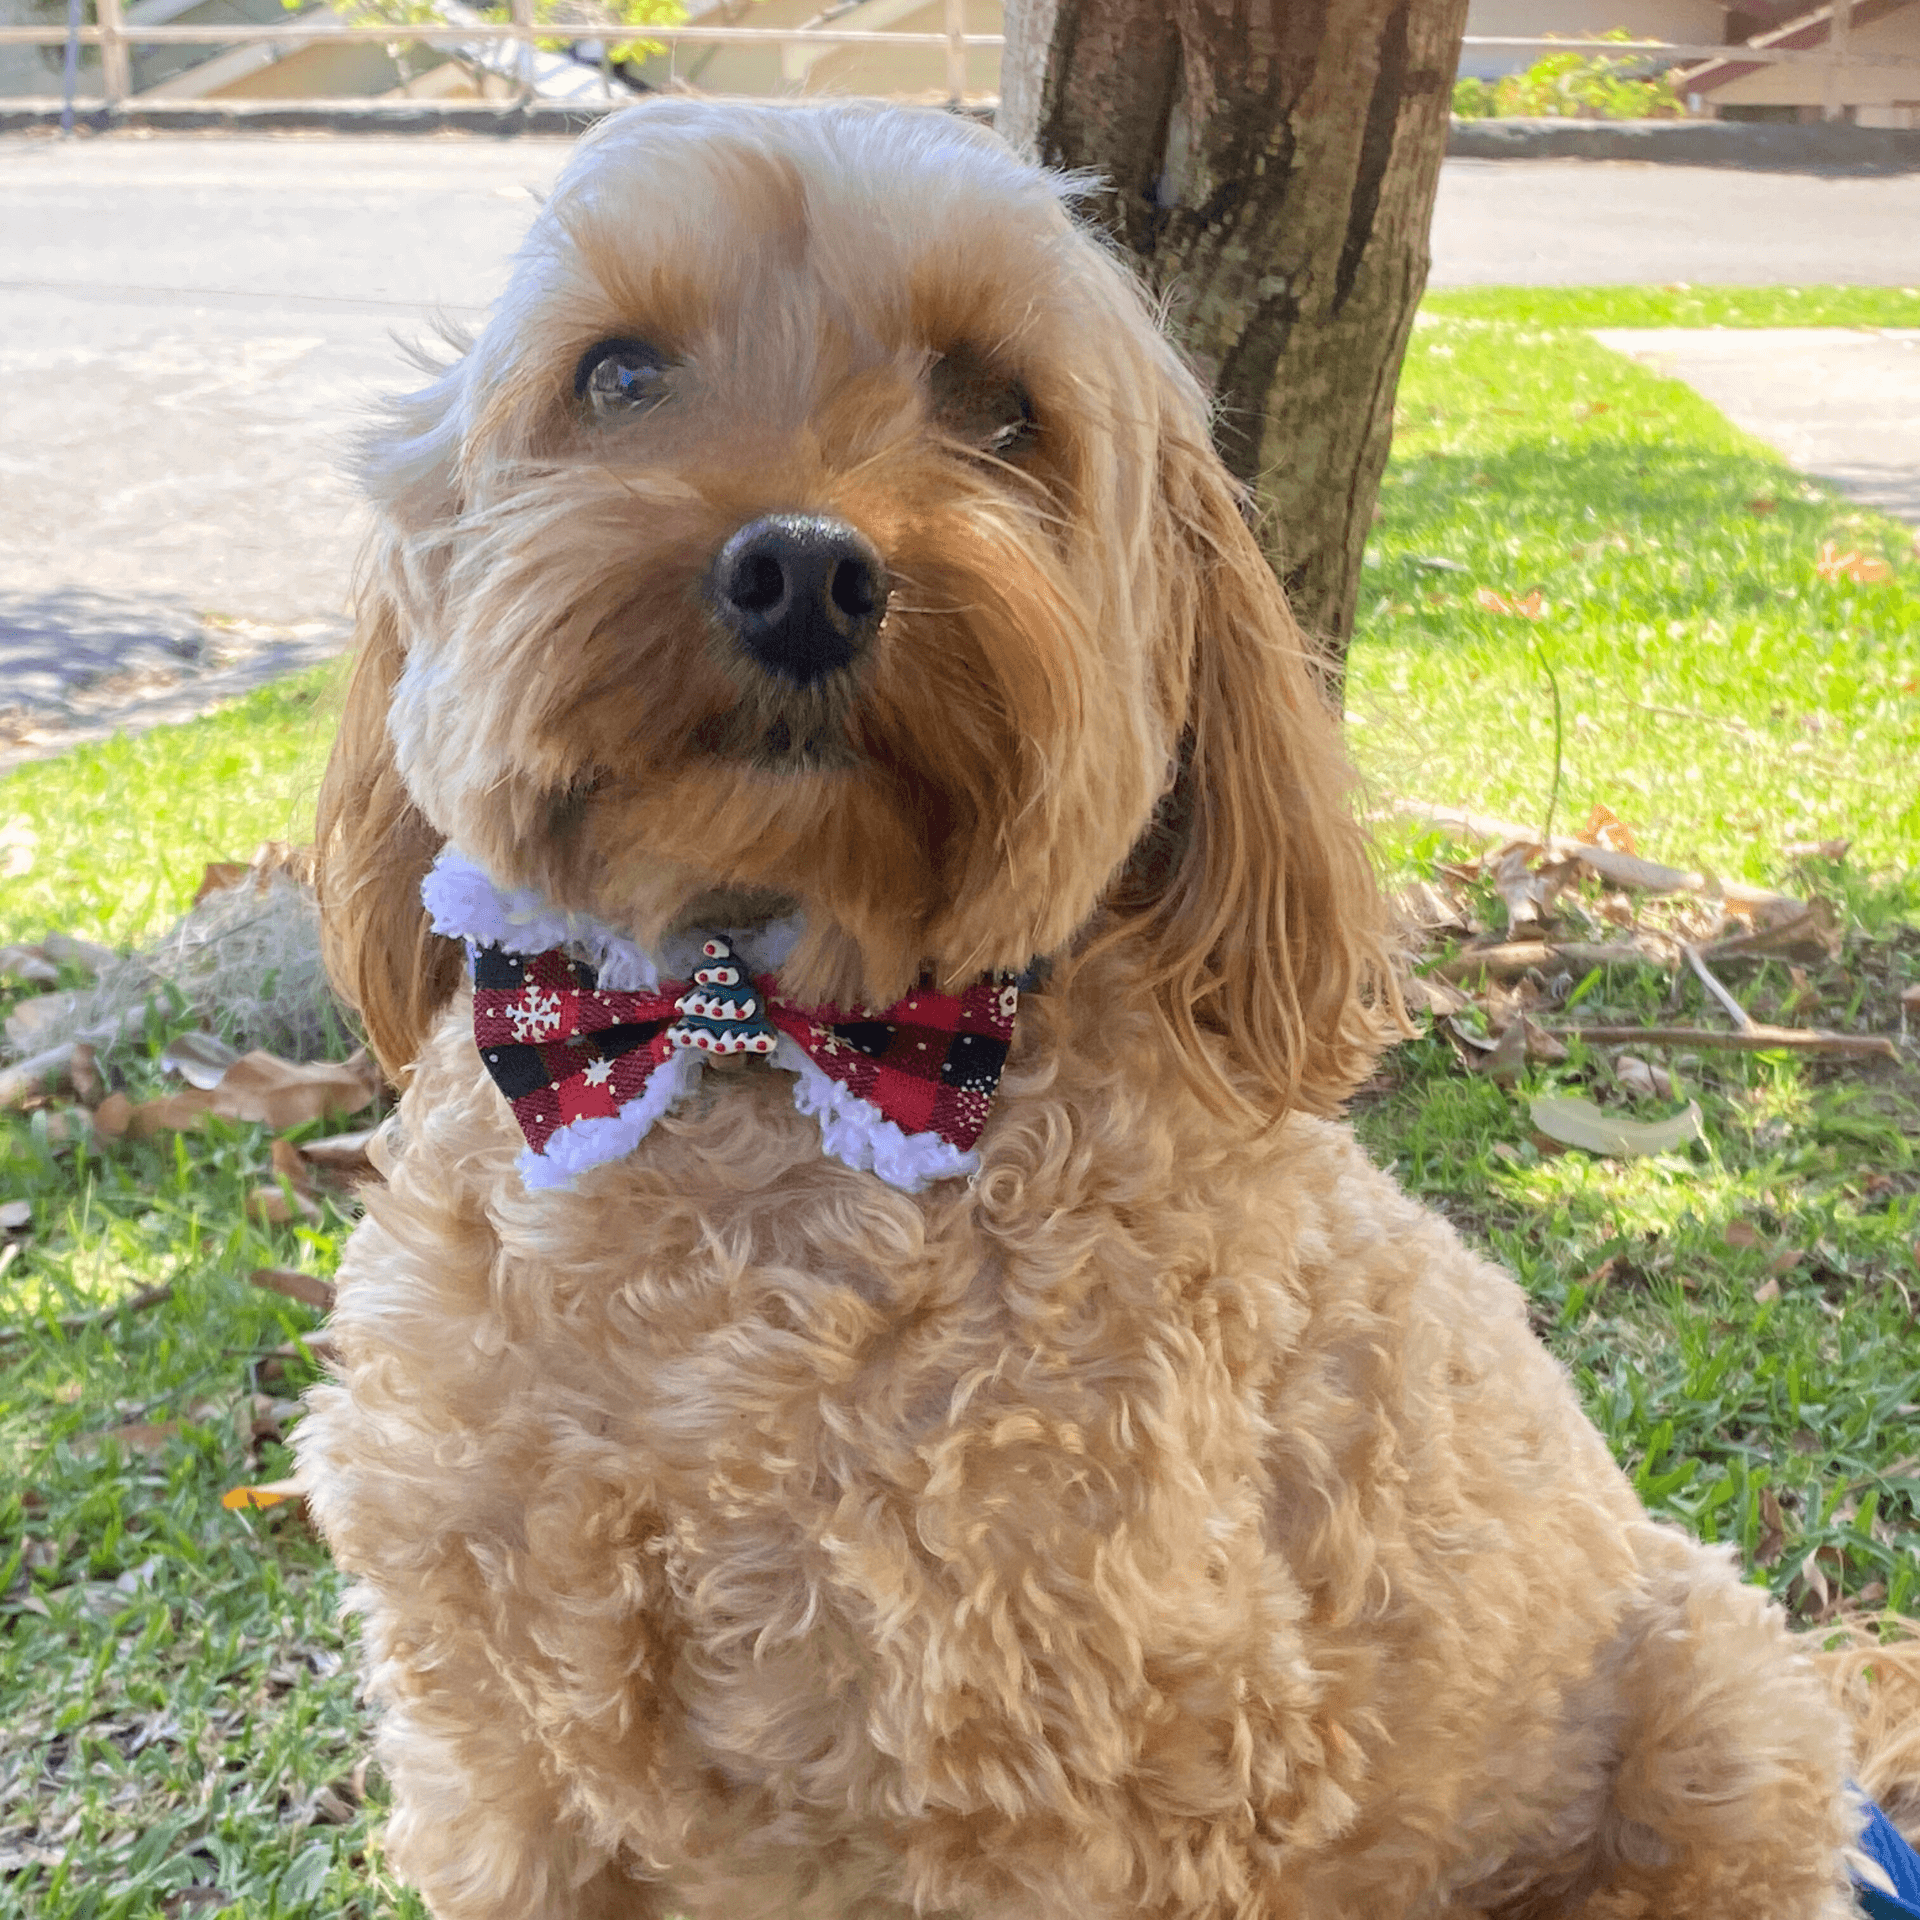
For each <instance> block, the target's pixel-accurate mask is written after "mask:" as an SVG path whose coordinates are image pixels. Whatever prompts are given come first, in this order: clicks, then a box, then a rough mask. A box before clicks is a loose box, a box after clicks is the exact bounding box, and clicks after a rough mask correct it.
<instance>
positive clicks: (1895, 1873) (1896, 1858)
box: [1855, 1801, 1920, 1920]
mask: <svg viewBox="0 0 1920 1920" xmlns="http://www.w3.org/2000/svg"><path fill="white" fill-rule="evenodd" d="M1860 1851H1861V1852H1862V1853H1864V1854H1865V1855H1866V1856H1867V1857H1868V1858H1869V1859H1870V1860H1872V1861H1873V1863H1874V1864H1875V1865H1876V1866H1877V1867H1879V1868H1880V1869H1881V1870H1882V1871H1883V1872H1884V1873H1885V1874H1886V1876H1887V1878H1888V1879H1889V1880H1891V1881H1892V1882H1893V1885H1894V1893H1895V1894H1897V1896H1898V1897H1897V1898H1895V1897H1893V1896H1891V1895H1888V1894H1884V1893H1880V1892H1878V1891H1876V1890H1875V1889H1874V1888H1872V1887H1868V1886H1864V1885H1862V1886H1858V1887H1856V1888H1855V1892H1856V1893H1858V1895H1859V1897H1860V1905H1861V1907H1862V1908H1863V1909H1864V1910H1865V1911H1866V1912H1868V1913H1869V1914H1871V1915H1872V1916H1873V1920H1920V1853H1915V1852H1914V1850H1913V1849H1912V1848H1911V1847H1910V1846H1908V1845H1907V1843H1906V1842H1905V1841H1904V1840H1903V1839H1901V1837H1900V1832H1899V1829H1898V1828H1897V1827H1895V1826H1894V1824H1893V1822H1892V1821H1891V1820H1889V1819H1888V1818H1887V1816H1886V1815H1885V1814H1884V1813H1882V1812H1881V1811H1880V1809H1879V1808H1878V1807H1876V1806H1874V1805H1873V1804H1872V1802H1871V1801H1869V1802H1868V1804H1867V1830H1866V1832H1865V1833H1863V1834H1862V1835H1861V1836H1860Z"/></svg>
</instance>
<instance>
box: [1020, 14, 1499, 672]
mask: <svg viewBox="0 0 1920 1920" xmlns="http://www.w3.org/2000/svg"><path fill="white" fill-rule="evenodd" d="M1466 11H1467V0H1009V4H1008V6H1007V10H1006V18H1007V27H1006V31H1007V45H1006V52H1005V55H1004V57H1003V61H1002V67H1001V103H1000V115H999V127H1000V131H1001V132H1002V133H1003V134H1004V135H1006V136H1007V137H1008V138H1009V139H1010V140H1011V141H1012V142H1013V143H1014V144H1015V145H1016V146H1019V147H1021V148H1023V149H1024V150H1025V151H1027V152H1028V153H1031V154H1033V155H1035V156H1036V157H1037V158H1039V159H1041V160H1043V161H1045V162H1046V163H1047V164H1048V165H1050V166H1058V167H1069V168H1073V169H1075V170H1082V169H1084V170H1086V171H1089V172H1092V173H1095V174H1098V175H1099V176H1100V177H1101V178H1102V179H1103V180H1104V181H1106V182H1108V183H1110V185H1111V188H1112V191H1111V193H1109V194H1103V195H1101V196H1099V197H1097V198H1096V199H1095V200H1094V201H1093V202H1092V203H1091V211H1093V213H1094V214H1095V216H1096V217H1098V218H1101V219H1104V220H1105V222H1106V223H1107V225H1108V226H1109V227H1110V228H1111V230H1112V232H1113V234H1114V237H1115V238H1116V239H1117V240H1119V241H1120V243H1121V244H1122V245H1123V246H1124V247H1126V249H1127V250H1128V251H1129V252H1130V253H1131V254H1132V255H1133V256H1134V258H1135V260H1136V261H1137V262H1138V264H1139V266H1140V269H1141V271H1142V272H1143V273H1144V275H1145V277H1146V280H1147V282H1148V284H1149V285H1150V286H1152V287H1153V288H1154V289H1155V290H1156V291H1158V292H1160V293H1161V294H1163V295H1165V296H1166V297H1167V298H1168V300H1169V303H1170V314H1171V318H1172V322H1173V326H1174V330H1175V333H1176V335H1177V337H1178V338H1179V339H1180V341H1181V343H1182V345H1183V346H1184V347H1185V349H1186V351H1187V353H1188V355H1189V357H1190V358H1191V360H1192V361H1193V363H1194V365H1195V366H1196V367H1197V368H1198V370H1199V372H1200V374H1201V375H1202V377H1203V378H1204V379H1206V380H1207V381H1208V382H1209V383H1210V384H1211V386H1212V388H1213V392H1214V396H1215V399H1216V401H1217V403H1218V414H1217V417H1216V423H1215V439H1216V441H1217V443H1218V445H1219V448H1220V451H1221V453H1222V455H1223V456H1224V457H1225V459H1226V462H1227V464H1228V466H1229V467H1231V468H1232V469H1233V471H1234V472H1235V473H1236V474H1237V475H1238V476H1239V477H1240V478H1241V479H1242V480H1244V481H1246V482H1248V483H1249V484H1250V485H1251V486H1252V487H1253V488H1254V491H1255V495H1256V498H1257V500H1258V502H1259V505H1260V509H1261V516H1262V538H1263V540H1264V541H1265V543H1266V546H1267V551H1268V553H1269V555H1270V556H1271V558H1272V559H1273V562H1274V565H1275V567H1276V569H1277V571H1278V572H1279V574H1280V577H1281V579H1282V580H1283V581H1284V582H1285V585H1286V588H1287V593H1288V596H1289V598H1290V599H1291V601H1292V603H1293V609H1294V612H1295V615H1296V616H1297V617H1298V618H1299V620H1300V622H1301V624H1302V626H1303V627H1304V628H1305V629H1306V630H1307V631H1308V632H1309V633H1310V634H1312V635H1314V636H1315V637H1316V638H1317V639H1318V640H1319V641H1320V642H1321V643H1322V644H1323V645H1324V646H1325V647H1326V649H1327V656H1328V661H1327V663H1328V669H1329V678H1330V680H1331V681H1332V682H1333V683H1334V685H1335V687H1336V688H1337V686H1338V683H1339V680H1340V678H1341V673H1342V668H1343V665H1344V662H1345V658H1346V648H1347V641H1348V638H1349V636H1350V635H1351V633H1352V630H1353V614H1354V603H1355V599H1356V597H1357V594H1358V591H1359V583H1360V561H1361V555H1362V553H1363V551H1364V550H1365V546H1366V537H1367V529H1368V527H1369V525H1370V524H1371V521H1372V517H1373V506H1374V498H1375V495H1376V494H1377V492H1378V490H1379V485H1380V474H1381V470H1382V469H1383V468H1384V467H1385V465H1386V459H1387V446H1388V442H1389V439H1390V438H1391V433H1392V424H1393V390H1394V384H1395V382H1396V380H1397V379H1398V377H1399V372H1400V360H1401V356H1402V354H1403V353H1404V352H1405V349H1406V344H1407V335H1408V332H1409V330H1410V329H1411V327H1412V325H1413V313H1414V308H1415V306H1416V305H1417V304H1418V302H1419V299H1420V294H1421V290H1422V288H1423V287H1424V286H1425V284H1426V277H1427V265H1428V252H1427V226H1428V221H1429V218H1430V216H1431V215H1432V212H1433V197H1434V192H1435V189H1436V187H1437V186H1438V184H1439V178H1440V159H1441V155H1442V152H1443V151H1444V148H1445V144H1446V128H1447V108H1448V99H1449V95H1450V93H1451V90H1452V84H1453V74H1454V67H1455V64H1456V62H1457V61H1458V59H1459V53H1460V37H1461V34H1462V33H1463V32H1464V31H1465V27H1466Z"/></svg>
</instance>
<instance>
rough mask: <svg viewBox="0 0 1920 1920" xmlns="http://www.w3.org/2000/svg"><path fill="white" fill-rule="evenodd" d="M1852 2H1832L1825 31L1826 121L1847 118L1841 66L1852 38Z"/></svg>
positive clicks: (1844, 80)
mask: <svg viewBox="0 0 1920 1920" xmlns="http://www.w3.org/2000/svg"><path fill="white" fill-rule="evenodd" d="M1852 29H1853V0H1833V18H1832V24H1831V25H1830V26H1829V27H1828V29H1827V55H1828V66H1827V85H1826V95H1827V104H1826V106H1825V108H1824V109H1823V114H1824V117H1825V118H1826V119H1828V120H1844V119H1845V118H1846V117H1847V104H1846V78H1847V70H1846V68H1845V67H1844V66H1843V65H1842V64H1841V62H1842V61H1844V60H1845V59H1846V57H1847V42H1848V41H1849V40H1850V39H1851V38H1852V37H1853V33H1852Z"/></svg>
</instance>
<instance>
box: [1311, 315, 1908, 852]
mask: <svg viewBox="0 0 1920 1920" xmlns="http://www.w3.org/2000/svg"><path fill="white" fill-rule="evenodd" d="M1902 297H1903V298H1906V301H1907V308H1908V312H1907V315H1906V317H1907V318H1908V319H1909V321H1911V322H1912V323H1914V324H1920V296H1916V297H1910V298H1908V297H1905V296H1902ZM1508 301H1509V303H1510V305H1511V307H1512V309H1513V311H1514V313H1515V314H1516V315H1517V316H1518V317H1516V318H1512V319H1504V318H1500V317H1498V316H1499V313H1500V302H1499V301H1498V300H1497V299H1496V298H1495V296H1494V295H1493V294H1491V293H1487V292H1479V293H1473V294H1448V295H1444V296H1440V297H1438V298H1437V299H1436V300H1435V302H1433V303H1432V304H1431V305H1430V306H1429V308H1428V309H1427V311H1426V312H1425V313H1423V315H1422V316H1421V324H1420V325H1419V327H1418V328H1417V329H1416V331H1415V334H1414V340H1413V345H1412V349H1411V351H1410V352H1409V355H1408V359H1407V366H1406V371H1405V374H1404V376H1403V378H1402V381H1401V385H1400V391H1399V395H1398V400H1397V404H1396V420H1397V428H1396V436H1395V446H1394V457H1393V461H1392V464H1391V465H1390V467H1389V469H1388V472H1387V476H1386V480H1385V483H1384V485H1383V487H1382V489H1381V495H1380V514H1379V521H1378V525H1377V528H1376V531H1375V536H1374V538H1373V540H1372V541H1371V542H1370V544H1369V547H1368V553H1367V561H1366V566H1365V570H1364V573H1363V578H1362V586H1361V600H1360V625H1359V633H1358V637H1357V639H1356V642H1355V645H1354V648H1353V654H1352V659H1351V663H1350V671H1349V680H1348V704H1349V710H1350V713H1351V715H1352V717H1353V719H1354V720H1355V722H1356V723H1357V724H1356V725H1355V726H1354V729H1353V744H1354V750H1355V753H1356V755H1357V757H1358V758H1359V760H1360V762H1361V765H1362V767H1363V769H1364V770H1365V771H1366V772H1367V774H1368V775H1369V776H1370V777H1371V778H1372V780H1373V782H1374V785H1375V786H1376V788H1377V789H1378V790H1379V791H1380V792H1382V793H1386V794H1412V795H1416V796H1418V797H1420V798H1424V799H1427V800H1432V801H1439V802H1451V803H1454V804H1470V805H1471V806H1472V807H1473V808H1474V809H1475V810H1476V811H1478V812H1482V813H1489V814H1494V815H1499V816H1504V817H1506V818H1509V819H1514V820H1519V821H1524V822H1527V823H1530V824H1533V825H1539V824H1541V823H1542V822H1543V821H1544V818H1545V815H1546V811H1547V807H1548V803H1549V800H1550V798H1554V797H1555V795H1554V786H1553V776H1554V754H1555V738H1554V727H1553V702H1552V694H1551V690H1550V685H1549V679H1548V673H1549V670H1550V671H1551V674H1552V676H1553V679H1554V680H1556V681H1557V682H1558V686H1559V691H1560V696H1561V700H1562V703H1563V706H1564V710H1565V738H1564V756H1563V760H1564V764H1563V767H1562V773H1561V786H1560V789H1559V792H1558V795H1557V805H1558V818H1559V820H1560V821H1562V822H1567V821H1572V822H1573V823H1574V824H1578V822H1579V821H1580V820H1582V819H1584V818H1585V817H1586V814H1587V811H1588V809H1589V808H1590V807H1591V806H1592V805H1593V804H1594V803H1596V802H1599V803H1604V804H1605V805H1607V806H1609V807H1611V808H1612V810H1613V811H1614V812H1615V813H1616V814H1618V815H1619V816H1620V817H1621V818H1623V819H1625V820H1627V821H1628V822H1629V823H1631V825H1632V826H1633V828H1634V829H1635V831H1636V832H1637V833H1638V834H1639V836H1640V837H1641V839H1642V840H1643V841H1644V842H1645V843H1647V844H1648V845H1650V846H1651V847H1653V848H1654V849H1656V850H1657V851H1658V853H1659V855H1660V857H1662V858H1664V859H1667V860H1669V861H1673V862H1675V863H1682V862H1693V861H1698V862H1703V863H1705V864H1706V865H1707V866H1709V867H1711V868H1712V869H1713V870H1715V871H1717V872H1720V873H1724V874H1727V875H1731V876H1739V877H1744V878H1747V879H1753V880H1760V879H1764V878H1765V877H1766V876H1767V875H1768V874H1769V873H1772V872H1774V871H1777V870H1778V868H1779V866H1780V864H1781V862H1782V859H1783V850H1784V849H1785V848H1786V847H1788V846H1789V845H1792V844H1795V843H1800V842H1817V841H1821V840H1828V839H1835V838H1841V837H1850V838H1851V839H1852V840H1853V842H1854V858H1855V863H1856V864H1857V865H1859V866H1861V867H1863V868H1865V869H1866V870H1868V871H1874V870H1879V869H1887V868H1892V867H1896V866H1905V865H1908V864H1910V863H1912V862H1913V860H1914V858H1915V853H1916V849H1920V779H1916V778H1915V775H1914V769H1915V768H1916V767H1920V553H1917V552H1916V550H1915V545H1914V537H1913V534H1912V532H1911V530H1909V529H1908V528H1906V527H1903V526H1901V525H1900V524H1899V523H1898V522H1897V521H1894V520H1892V519H1890V518H1889V517H1887V516H1886V515H1883V514H1878V513H1874V512H1869V511H1865V510H1861V509H1857V508H1854V507H1851V506H1849V505H1848V504H1846V503H1845V502H1843V501H1840V500H1838V499H1836V498H1834V497H1833V496H1831V495H1830V494H1828V493H1827V492H1826V491H1824V490H1823V489H1821V488H1819V487H1817V486H1814V485H1813V484H1811V483H1809V482H1807V481H1804V480H1803V479H1802V478H1801V477H1800V476H1799V475H1797V474H1795V473H1794V472H1793V471H1792V470H1791V469H1790V468H1788V467H1787V466H1786V465H1785V463H1784V462H1783V461H1782V460H1781V459H1780V458H1779V456H1778V455H1776V454H1775V453H1773V452H1772V451H1771V450H1770V449H1769V448H1767V447H1764V446H1762V445H1761V444H1760V443H1759V442H1758V441H1755V440H1753V439H1751V438H1749V437H1748V436H1746V435H1744V434H1742V433H1740V432H1738V431H1737V430H1736V429H1735V428H1733V427H1731V426H1729V425H1728V424H1727V422H1726V420H1725V419H1724V418H1723V417H1722V416H1721V415H1720V414H1719V413H1718V412H1717V411H1716V410H1715V409H1713V408H1712V407H1710V406H1708V405H1707V404H1706V402H1705V401H1703V400H1701V399H1699V398H1698V397H1697V396H1695V395H1694V394H1693V392H1692V391H1691V390H1690V389H1689V388H1687V387H1685V386H1683V385H1681V384H1680V383H1679V382H1678V381H1673V380H1663V379H1660V378H1658V377H1656V376H1655V375H1654V374H1652V373H1649V372H1647V371H1646V370H1644V369H1643V368H1641V367H1639V366H1637V365H1635V364H1633V363H1631V362H1629V361H1628V360H1626V359H1625V358H1624V357H1622V356H1621V355H1618V354H1614V353H1610V352H1609V351H1607V350H1606V349H1605V348H1603V347H1601V346H1600V345H1598V344H1597V343H1596V342H1595V341H1593V340H1592V339H1591V338H1590V337H1589V336H1588V335H1587V333H1586V332H1585V331H1584V328H1585V327H1586V326H1588V325H1592V324H1602V323H1604V324H1631V323H1632V320H1633V316H1634V313H1635V310H1636V309H1637V308H1639V307H1641V306H1643V305H1644V304H1645V296H1643V295H1641V294H1639V293H1637V292H1633V291H1631V290H1630V291H1629V292H1628V293H1626V294H1624V295H1620V296H1608V295H1606V294H1605V292H1604V290H1589V291H1576V292H1555V293H1547V294H1534V293H1526V294H1519V295H1509V296H1508ZM1806 304H1808V305H1810V306H1812V307H1814V308H1815V309H1820V308H1823V307H1824V306H1826V305H1827V304H1828V301H1827V300H1826V299H1825V298H1824V297H1823V298H1814V299H1809V300H1808V301H1807V302H1806ZM1883 304H1884V303H1883ZM1556 308H1564V309H1566V310H1569V311H1572V312H1576V313H1577V314H1578V321H1577V324H1571V325H1570V324H1567V323H1565V322H1564V321H1563V320H1560V319H1556V318H1553V317H1552V316H1553V314H1554V312H1555V310H1556ZM1764 317H1768V316H1764V315H1763V318H1764ZM1829 542H1832V543H1834V545H1835V546H1836V547H1837V548H1839V549H1840V550H1841V551H1842V552H1846V551H1858V552H1860V553H1861V554H1862V555H1863V556H1866V557H1868V558H1871V559H1874V560H1878V561H1883V562H1885V563H1886V564H1887V565H1888V566H1889V567H1890V568H1891V569H1892V573H1891V577H1890V578H1888V579H1886V580H1883V581H1880V582H1877V583H1875V584H1870V585H1858V584H1855V583H1854V582H1852V581H1850V580H1839V581H1833V580H1828V579H1824V578H1822V577H1821V575H1820V573H1819V572H1818V571H1817V568H1818V564H1819V561H1820V558H1821V555H1822V553H1823V551H1824V550H1825V547H1826V545H1827V543H1829ZM1482 592H1488V593H1492V594H1497V595H1499V596H1502V597H1503V598H1504V599H1506V600H1507V601H1509V602H1520V601H1524V600H1525V599H1526V598H1527V597H1528V596H1529V595H1531V594H1533V593H1535V592H1538V593H1539V594H1540V596H1541V599H1542V602H1543V603H1544V608H1545V611H1544V614H1543V616H1542V617H1541V618H1539V619H1538V620H1530V619H1526V618H1522V617H1519V616H1517V615H1515V614H1512V613H1505V612H1500V611H1495V610H1490V609H1489V608H1488V607H1486V606H1484V605H1482V604H1480V602H1479V600H1478V598H1477V596H1478V595H1479V594H1481V593H1482Z"/></svg>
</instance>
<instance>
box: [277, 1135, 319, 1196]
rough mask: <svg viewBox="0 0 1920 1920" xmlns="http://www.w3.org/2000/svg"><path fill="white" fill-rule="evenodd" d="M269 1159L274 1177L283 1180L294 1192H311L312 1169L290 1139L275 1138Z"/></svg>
mask: <svg viewBox="0 0 1920 1920" xmlns="http://www.w3.org/2000/svg"><path fill="white" fill-rule="evenodd" d="M271 1159H272V1162H273V1171H274V1174H275V1175H276V1177H277V1178H279V1179H282V1180H284V1181H285V1182H286V1183H287V1185H288V1186H290V1187H291V1188H293V1190H294V1191H295V1192H296V1193H305V1194H311V1193H312V1192H313V1171H312V1169H311V1168H310V1167H309V1166H308V1165H307V1163H306V1161H305V1160H303V1159H302V1158H301V1156H300V1149H299V1148H298V1147H296V1146H295V1145H294V1144H293V1142H292V1141H291V1140H276V1141H275V1142H274V1143H273V1148H272V1153H271Z"/></svg>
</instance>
